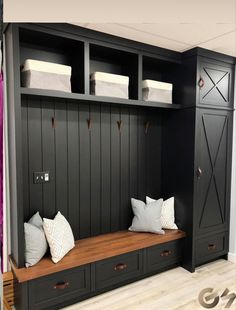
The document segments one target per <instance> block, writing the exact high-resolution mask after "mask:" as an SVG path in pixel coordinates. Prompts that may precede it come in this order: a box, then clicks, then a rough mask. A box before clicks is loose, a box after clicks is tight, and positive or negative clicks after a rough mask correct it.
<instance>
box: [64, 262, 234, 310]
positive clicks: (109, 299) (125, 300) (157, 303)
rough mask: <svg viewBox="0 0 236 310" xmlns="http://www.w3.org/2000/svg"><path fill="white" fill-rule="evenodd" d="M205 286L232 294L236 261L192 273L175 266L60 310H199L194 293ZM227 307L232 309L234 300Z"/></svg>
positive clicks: (200, 268)
mask: <svg viewBox="0 0 236 310" xmlns="http://www.w3.org/2000/svg"><path fill="white" fill-rule="evenodd" d="M208 287H211V288H214V291H216V292H218V293H219V295H221V294H222V292H223V291H224V290H225V289H226V288H228V289H229V290H230V292H234V293H235V294H236V264H233V263H231V262H228V261H225V260H217V261H215V262H213V263H209V264H206V265H204V266H201V267H199V268H197V270H196V272H195V273H189V272H188V271H186V270H185V269H183V268H181V267H178V268H175V269H172V270H169V271H166V272H163V273H161V274H158V275H155V276H152V277H149V278H146V279H144V280H141V281H137V282H134V283H132V284H129V285H126V286H123V287H121V288H118V289H116V290H113V291H110V292H108V293H105V294H102V295H99V296H96V297H93V298H91V299H88V300H85V301H83V302H80V303H78V304H75V305H72V306H70V307H67V308H64V310H77V309H78V310H125V309H129V310H152V309H153V310H154V309H155V310H159V309H160V310H195V309H199V310H200V309H201V310H202V309H205V308H203V307H201V306H200V304H199V302H198V294H199V292H200V291H201V290H202V289H204V288H208ZM226 303H227V301H221V300H220V302H219V304H218V305H217V306H216V307H215V308H213V309H214V310H219V309H224V306H225V304H226ZM230 309H231V310H235V309H236V299H235V300H234V302H233V304H232V306H231V307H230Z"/></svg>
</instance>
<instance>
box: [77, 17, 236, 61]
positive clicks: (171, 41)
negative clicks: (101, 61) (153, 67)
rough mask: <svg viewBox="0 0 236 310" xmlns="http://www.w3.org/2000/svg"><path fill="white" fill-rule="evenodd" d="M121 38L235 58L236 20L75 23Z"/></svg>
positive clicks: (179, 49)
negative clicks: (211, 21)
mask: <svg viewBox="0 0 236 310" xmlns="http://www.w3.org/2000/svg"><path fill="white" fill-rule="evenodd" d="M75 24H76V25H79V26H82V27H86V28H90V29H93V30H98V31H101V32H105V33H109V34H112V35H116V36H119V37H124V38H127V39H131V40H135V41H139V42H143V43H147V44H151V45H155V46H160V47H163V48H168V49H171V50H174V51H178V52H183V51H185V50H188V49H190V48H192V47H196V46H200V47H203V48H206V49H210V50H213V51H216V52H220V53H224V54H228V55H231V56H235V57H236V23H235V22H232V21H231V22H229V23H227V22H219V23H216V22H215V23H197V22H196V23H191V22H182V23H181V22H176V23H75Z"/></svg>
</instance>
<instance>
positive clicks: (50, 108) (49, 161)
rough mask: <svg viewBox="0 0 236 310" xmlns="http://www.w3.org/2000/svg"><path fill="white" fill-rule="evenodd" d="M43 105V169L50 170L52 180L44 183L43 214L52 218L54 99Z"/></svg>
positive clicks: (53, 198) (53, 190)
mask: <svg viewBox="0 0 236 310" xmlns="http://www.w3.org/2000/svg"><path fill="white" fill-rule="evenodd" d="M41 107H42V163H43V166H42V170H43V171H49V172H50V182H49V183H45V184H43V216H45V217H48V218H52V217H53V216H54V215H55V210H56V201H55V195H56V190H55V133H54V131H55V129H54V128H53V126H52V119H53V117H54V113H55V111H54V101H53V100H47V101H43V102H42V103H41Z"/></svg>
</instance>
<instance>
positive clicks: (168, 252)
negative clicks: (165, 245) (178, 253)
mask: <svg viewBox="0 0 236 310" xmlns="http://www.w3.org/2000/svg"><path fill="white" fill-rule="evenodd" d="M170 254H171V251H163V252H161V256H169V255H170Z"/></svg>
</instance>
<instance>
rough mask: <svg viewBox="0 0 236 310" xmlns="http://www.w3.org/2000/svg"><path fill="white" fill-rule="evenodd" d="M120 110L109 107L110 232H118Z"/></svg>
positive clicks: (115, 107)
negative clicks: (118, 122)
mask: <svg viewBox="0 0 236 310" xmlns="http://www.w3.org/2000/svg"><path fill="white" fill-rule="evenodd" d="M117 121H120V109H119V108H118V107H117V106H112V105H111V231H117V230H119V214H120V212H119V210H120V132H119V130H118V124H117Z"/></svg>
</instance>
